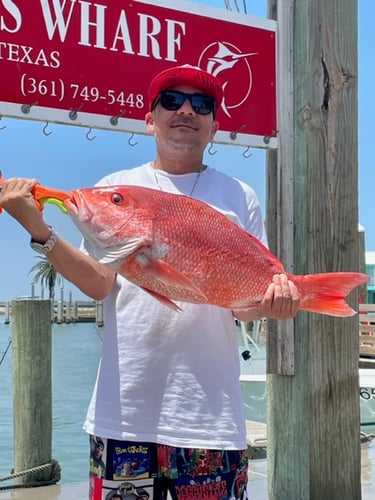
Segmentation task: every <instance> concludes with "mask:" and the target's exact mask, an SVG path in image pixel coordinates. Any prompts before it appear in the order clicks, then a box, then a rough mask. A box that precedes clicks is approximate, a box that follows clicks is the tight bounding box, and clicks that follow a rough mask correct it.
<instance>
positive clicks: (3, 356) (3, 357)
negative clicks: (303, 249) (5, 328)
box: [0, 339, 12, 366]
mask: <svg viewBox="0 0 375 500" xmlns="http://www.w3.org/2000/svg"><path fill="white" fill-rule="evenodd" d="M11 343H12V339H9V342H8V345H7V347H6V349H5V351H4V352H3V355H2V357H1V359H0V366H1V365H2V363H3V361H4V359H5V356H6V355H7V352H8V351H9V347H10V345H11Z"/></svg>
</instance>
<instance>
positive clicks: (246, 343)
mask: <svg viewBox="0 0 375 500" xmlns="http://www.w3.org/2000/svg"><path fill="white" fill-rule="evenodd" d="M264 324H265V322H263V325H264ZM237 327H238V328H237V333H238V346H239V355H240V370H241V371H240V382H241V387H242V393H243V399H244V404H245V410H246V420H251V421H253V422H261V423H266V421H267V391H266V387H267V384H266V379H267V376H266V346H265V339H264V336H265V335H264V333H263V332H262V328H264V326H263V327H262V321H259V322H257V321H254V322H253V325H252V329H251V330H249V328H248V324H247V323H244V322H239V323H238V324H237ZM374 366H375V365H374ZM359 398H360V424H361V427H365V426H373V427H374V429H375V368H359Z"/></svg>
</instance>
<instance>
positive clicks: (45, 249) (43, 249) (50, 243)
mask: <svg viewBox="0 0 375 500" xmlns="http://www.w3.org/2000/svg"><path fill="white" fill-rule="evenodd" d="M57 238H58V234H57V231H55V229H54V228H53V227H51V233H50V235H49V237H48V239H47V241H46V242H45V243H40V242H38V241H35V240H33V239H32V238H31V241H30V246H31V248H32V249H33V250H35V251H36V252H39V253H43V254H44V255H47V254H49V253H50V251H51V250H52V249H53V247H54V246H55V244H56V241H57Z"/></svg>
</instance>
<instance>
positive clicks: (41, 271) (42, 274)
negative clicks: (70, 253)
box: [29, 255, 63, 301]
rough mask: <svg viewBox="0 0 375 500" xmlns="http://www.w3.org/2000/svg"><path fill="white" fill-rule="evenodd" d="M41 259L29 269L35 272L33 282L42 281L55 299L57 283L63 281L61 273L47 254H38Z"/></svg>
mask: <svg viewBox="0 0 375 500" xmlns="http://www.w3.org/2000/svg"><path fill="white" fill-rule="evenodd" d="M36 258H38V259H39V262H37V263H36V264H35V265H34V266H33V267H32V268H31V269H30V271H29V274H30V273H32V272H35V275H34V280H33V283H36V282H37V281H40V284H41V286H42V287H46V288H48V291H49V298H50V299H51V300H52V301H53V300H54V299H55V285H56V283H58V284H60V283H62V282H63V278H62V276H61V274H59V273H58V272H57V270H56V268H55V266H54V265H53V264H52V263H51V262H50V261H49V260H48V259H47V257H45V256H40V255H37V256H36Z"/></svg>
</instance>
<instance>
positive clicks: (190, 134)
mask: <svg viewBox="0 0 375 500" xmlns="http://www.w3.org/2000/svg"><path fill="white" fill-rule="evenodd" d="M222 96H223V90H222V87H221V85H220V82H219V81H218V79H217V78H216V77H214V76H212V75H210V74H209V73H207V72H205V71H202V70H200V69H199V68H195V67H192V66H180V67H175V68H170V69H168V70H166V71H163V72H161V73H160V74H158V75H156V77H155V78H154V79H153V80H152V82H151V84H150V87H149V106H150V108H149V111H148V112H147V113H146V117H145V119H146V124H147V128H148V131H149V132H150V134H153V136H154V137H155V140H156V147H157V154H156V158H155V160H154V161H151V162H149V163H147V164H145V165H142V166H140V167H136V168H134V169H132V170H123V171H120V172H116V173H114V174H111V175H109V176H107V177H105V178H104V179H102V180H101V181H100V182H99V184H100V185H113V184H133V185H142V186H146V187H150V188H154V189H159V190H162V191H169V192H172V193H177V194H181V193H182V194H185V195H188V196H191V197H195V198H199V199H201V200H203V201H205V202H207V203H209V204H211V205H212V206H214V207H216V208H217V209H218V210H220V211H221V212H223V213H225V214H226V215H227V216H228V217H230V218H231V219H232V220H234V221H236V222H237V223H238V224H240V225H241V226H243V227H244V228H245V229H246V230H248V231H249V232H251V233H253V234H254V235H255V236H256V237H258V238H259V239H260V240H261V241H263V243H266V236H265V230H264V227H263V223H262V215H261V211H260V208H259V202H258V200H257V197H256V195H255V193H254V191H253V190H252V188H250V187H249V186H247V185H246V184H244V183H243V182H241V181H239V180H237V179H233V178H231V177H229V176H227V175H224V174H223V173H221V172H219V171H216V170H215V169H213V168H212V167H210V166H207V165H205V164H203V154H204V150H205V148H206V146H207V144H208V143H209V142H211V141H212V140H213V138H214V135H215V133H216V131H217V130H218V127H219V123H218V122H217V121H216V112H217V110H218V109H219V108H220V105H221V101H222ZM35 182H36V181H35V180H34V179H9V180H8V182H6V183H5V184H4V186H3V189H2V194H1V203H2V205H3V207H4V209H5V210H7V211H8V212H9V213H10V214H11V215H12V216H13V217H14V218H15V219H17V220H18V221H19V222H20V223H21V224H22V225H23V226H24V227H25V229H26V230H27V231H28V232H29V233H30V235H31V237H32V240H33V242H34V243H33V247H34V248H36V249H38V248H39V249H40V247H42V248H41V249H42V250H43V249H44V251H45V253H46V255H48V258H49V259H50V261H51V262H52V264H53V265H54V266H55V267H56V269H57V270H58V271H59V272H60V273H61V274H62V275H63V276H64V277H65V278H66V279H68V280H70V281H72V282H73V283H75V284H76V286H78V287H79V288H80V289H81V290H82V291H83V292H84V293H86V294H87V295H89V296H90V297H92V298H94V299H96V300H102V299H104V318H105V334H104V336H103V338H104V342H103V351H102V359H101V363H100V367H99V370H98V377H97V381H96V385H95V389H94V394H93V397H92V400H91V403H90V406H89V410H88V414H87V418H86V421H85V425H84V428H85V429H86V431H87V432H88V433H89V434H90V435H91V436H96V438H95V439H97V436H100V438H101V440H102V441H103V443H104V446H105V450H106V460H105V463H106V464H107V465H106V470H105V472H104V477H103V481H102V482H96V483H95V487H96V491H95V492H93V496H92V497H91V498H95V499H96V498H103V499H104V498H105V495H106V493H108V491H109V490H110V489H111V488H116V487H120V485H119V486H116V484H115V480H114V471H113V463H119V462H120V461H121V463H123V464H127V465H128V467H129V469H130V468H131V464H132V463H133V462H134V459H135V458H136V459H137V460H139V459H140V456H142V457H143V458H144V464H146V466H145V473H144V474H142V475H141V477H138V476H137V477H134V478H132V480H131V483H132V487H133V486H134V487H140V488H143V489H144V490H145V491H147V493H148V494H149V495H150V499H151V498H154V499H165V498H167V494H168V492H169V494H170V497H171V498H173V499H178V498H179V495H180V498H181V497H182V496H184V497H186V495H190V498H196V499H200V498H206V497H207V498H208V497H209V498H217V499H219V498H238V499H240V498H247V497H246V484H247V455H246V448H247V445H246V429H245V416H244V405H243V402H242V397H241V388H240V384H239V357H238V348H237V342H236V335H235V328H234V319H233V317H236V318H238V319H240V320H249V321H250V320H255V319H259V318H261V317H269V318H276V319H286V318H292V317H294V316H295V314H296V312H297V310H298V307H299V294H298V291H297V289H296V287H295V285H294V284H293V283H291V282H289V281H288V279H287V277H286V276H285V275H277V276H275V277H274V278H273V282H272V283H270V285H269V287H268V289H267V291H266V293H265V295H264V298H263V300H262V301H261V302H260V304H259V307H258V309H256V310H254V309H251V310H250V309H249V310H241V311H232V312H231V311H229V310H226V309H222V308H219V307H216V306H210V305H197V304H188V303H184V304H181V306H182V309H183V311H182V312H181V313H176V312H174V311H172V310H170V309H169V308H167V307H165V306H164V305H162V304H160V303H159V301H157V300H155V299H154V298H153V297H151V296H150V295H149V294H147V293H146V292H144V291H142V290H141V289H139V288H138V287H137V286H135V285H133V284H131V283H130V282H128V281H127V280H125V279H124V278H122V277H121V276H116V275H115V274H114V273H113V272H112V271H111V270H110V269H109V268H108V267H105V266H104V265H101V264H100V263H98V262H96V261H95V260H94V259H93V258H91V257H90V256H89V255H88V254H89V251H88V250H89V245H88V243H87V242H85V241H84V242H83V245H82V249H81V250H82V251H80V250H78V249H76V248H74V247H73V246H72V245H71V244H69V243H68V242H66V241H64V240H63V239H62V238H59V237H57V235H56V233H55V231H54V230H52V228H51V227H50V226H48V225H47V224H46V222H44V220H43V217H42V214H41V213H40V212H39V211H38V210H37V209H36V207H35V205H34V202H33V199H32V195H31V194H30V192H31V189H32V187H33V186H34V184H35ZM35 242H37V243H35ZM91 250H92V249H90V251H91ZM202 457H204V461H203V462H202V460H203V459H202ZM212 457H215V460H214V462H212ZM218 460H219V464H220V466H219V467H218V466H217V463H218ZM211 462H212V463H211ZM213 463H215V466H213V465H212V464H213ZM116 480H117V478H116ZM99 489H100V491H99Z"/></svg>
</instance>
